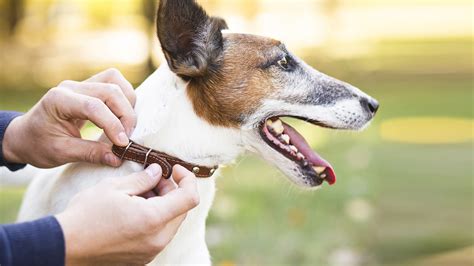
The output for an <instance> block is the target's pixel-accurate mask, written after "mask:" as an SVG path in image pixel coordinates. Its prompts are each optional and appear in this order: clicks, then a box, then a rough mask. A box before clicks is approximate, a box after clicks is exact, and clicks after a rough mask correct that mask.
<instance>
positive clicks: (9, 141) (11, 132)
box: [2, 116, 26, 164]
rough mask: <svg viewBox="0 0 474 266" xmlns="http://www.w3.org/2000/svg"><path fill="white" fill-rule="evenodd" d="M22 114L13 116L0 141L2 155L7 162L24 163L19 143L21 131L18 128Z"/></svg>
mask: <svg viewBox="0 0 474 266" xmlns="http://www.w3.org/2000/svg"><path fill="white" fill-rule="evenodd" d="M21 119H22V116H19V117H16V118H14V119H13V120H12V121H11V122H10V124H9V125H8V127H7V128H6V130H5V135H4V137H3V141H2V148H3V157H4V159H5V161H6V162H8V163H17V164H25V163H26V162H25V161H24V160H23V159H22V158H21V156H20V154H21V152H20V148H19V147H20V145H19V144H20V143H21V134H20V133H21V131H20V130H19V128H20V124H21Z"/></svg>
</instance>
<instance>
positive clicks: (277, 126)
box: [271, 119, 285, 135]
mask: <svg viewBox="0 0 474 266" xmlns="http://www.w3.org/2000/svg"><path fill="white" fill-rule="evenodd" d="M272 123H273V124H272V125H271V128H272V129H273V130H274V131H275V133H276V134H277V135H280V134H281V133H283V131H284V130H285V128H284V127H283V123H282V122H281V120H280V119H278V120H276V121H274V122H272Z"/></svg>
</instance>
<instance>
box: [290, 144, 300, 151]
mask: <svg viewBox="0 0 474 266" xmlns="http://www.w3.org/2000/svg"><path fill="white" fill-rule="evenodd" d="M290 150H292V151H294V152H298V148H296V147H295V146H293V145H290Z"/></svg>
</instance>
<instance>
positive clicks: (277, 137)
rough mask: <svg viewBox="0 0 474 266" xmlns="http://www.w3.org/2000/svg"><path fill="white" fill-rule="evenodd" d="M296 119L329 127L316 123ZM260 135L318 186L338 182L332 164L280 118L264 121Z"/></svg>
mask: <svg viewBox="0 0 474 266" xmlns="http://www.w3.org/2000/svg"><path fill="white" fill-rule="evenodd" d="M295 118H297V119H300V120H303V121H306V122H310V123H312V124H315V125H318V126H322V127H328V126H326V125H324V124H321V123H319V122H316V121H308V120H307V119H304V118H301V117H295ZM260 135H261V137H262V138H263V140H264V141H265V142H266V143H267V144H268V145H269V146H270V147H272V148H273V149H274V150H276V151H277V152H279V153H280V154H282V155H283V156H285V157H286V158H288V159H290V160H291V161H293V162H294V163H296V164H297V165H298V166H299V167H300V168H301V170H302V172H303V173H304V174H305V175H306V176H308V177H310V178H311V179H312V181H313V182H314V183H315V184H316V185H321V184H322V183H323V181H326V182H327V183H329V184H330V185H332V184H334V183H335V182H336V174H335V172H334V169H333V167H332V166H331V164H329V163H328V162H327V161H326V160H324V159H323V158H322V157H321V156H320V155H319V154H317V153H316V152H315V151H313V150H312V149H311V147H310V145H309V144H308V142H307V141H306V140H305V138H304V137H303V136H302V135H301V134H300V133H298V131H296V129H294V128H293V127H291V126H290V125H288V124H286V123H285V122H283V121H282V120H281V119H280V117H270V118H267V119H265V120H264V121H262V123H261V125H260Z"/></svg>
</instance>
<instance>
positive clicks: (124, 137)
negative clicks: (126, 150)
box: [118, 132, 128, 145]
mask: <svg viewBox="0 0 474 266" xmlns="http://www.w3.org/2000/svg"><path fill="white" fill-rule="evenodd" d="M118 138H119V141H120V142H121V143H122V144H124V145H127V144H128V137H127V134H125V132H121V133H120V134H119V135H118Z"/></svg>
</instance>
